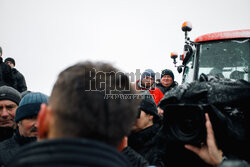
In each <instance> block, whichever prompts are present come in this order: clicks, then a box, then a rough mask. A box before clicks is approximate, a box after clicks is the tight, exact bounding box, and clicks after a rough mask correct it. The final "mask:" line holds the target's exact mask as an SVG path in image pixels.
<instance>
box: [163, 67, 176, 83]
mask: <svg viewBox="0 0 250 167" xmlns="http://www.w3.org/2000/svg"><path fill="white" fill-rule="evenodd" d="M164 75H169V76H171V77H172V79H173V81H174V74H173V72H172V71H171V70H169V69H165V70H162V72H161V78H162V77H163V76H164Z"/></svg>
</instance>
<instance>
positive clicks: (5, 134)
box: [0, 127, 15, 142]
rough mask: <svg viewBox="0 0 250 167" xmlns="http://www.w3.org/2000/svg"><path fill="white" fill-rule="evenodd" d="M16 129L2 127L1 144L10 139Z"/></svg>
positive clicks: (0, 131) (0, 128)
mask: <svg viewBox="0 0 250 167" xmlns="http://www.w3.org/2000/svg"><path fill="white" fill-rule="evenodd" d="M14 131H15V130H14V129H13V128H11V127H0V142H2V141H4V140H6V139H9V138H11V137H12V136H13V134H14Z"/></svg>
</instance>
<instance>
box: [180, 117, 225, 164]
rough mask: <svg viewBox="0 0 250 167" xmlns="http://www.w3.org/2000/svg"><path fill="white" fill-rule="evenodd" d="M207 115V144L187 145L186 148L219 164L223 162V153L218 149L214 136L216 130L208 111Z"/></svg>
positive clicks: (205, 159) (207, 160)
mask: <svg viewBox="0 0 250 167" xmlns="http://www.w3.org/2000/svg"><path fill="white" fill-rule="evenodd" d="M205 117H206V129H207V145H205V144H204V143H202V144H201V147H200V148H198V147H195V146H192V145H185V148H186V149H188V150H190V151H193V152H194V153H195V154H197V155H198V156H199V157H200V158H201V159H202V160H204V161H205V162H206V163H208V164H210V165H213V166H218V165H219V164H220V163H221V162H222V154H223V153H222V151H221V150H219V149H218V147H217V145H216V142H215V138H214V131H213V128H212V124H211V122H210V119H209V116H208V114H207V113H206V114H205Z"/></svg>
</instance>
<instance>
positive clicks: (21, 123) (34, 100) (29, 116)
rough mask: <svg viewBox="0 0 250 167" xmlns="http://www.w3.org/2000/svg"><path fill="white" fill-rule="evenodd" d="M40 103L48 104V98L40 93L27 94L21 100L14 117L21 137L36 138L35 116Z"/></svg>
mask: <svg viewBox="0 0 250 167" xmlns="http://www.w3.org/2000/svg"><path fill="white" fill-rule="evenodd" d="M42 103H46V104H47V103H48V96H47V95H45V94H43V93H40V92H32V93H29V94H27V95H25V96H24V97H23V98H22V100H21V102H20V104H19V107H18V108H17V110H16V117H15V121H16V123H17V126H18V129H19V133H20V135H21V136H24V137H37V115H38V112H39V110H40V106H41V104H42Z"/></svg>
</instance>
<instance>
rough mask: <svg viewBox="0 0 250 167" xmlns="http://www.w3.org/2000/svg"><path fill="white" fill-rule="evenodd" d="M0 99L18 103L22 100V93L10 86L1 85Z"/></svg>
mask: <svg viewBox="0 0 250 167" xmlns="http://www.w3.org/2000/svg"><path fill="white" fill-rule="evenodd" d="M0 100H10V101H13V102H15V103H16V104H17V105H18V104H19V102H20V100H21V94H20V93H19V92H18V91H17V90H16V89H14V88H12V87H10V86H1V87H0Z"/></svg>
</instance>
